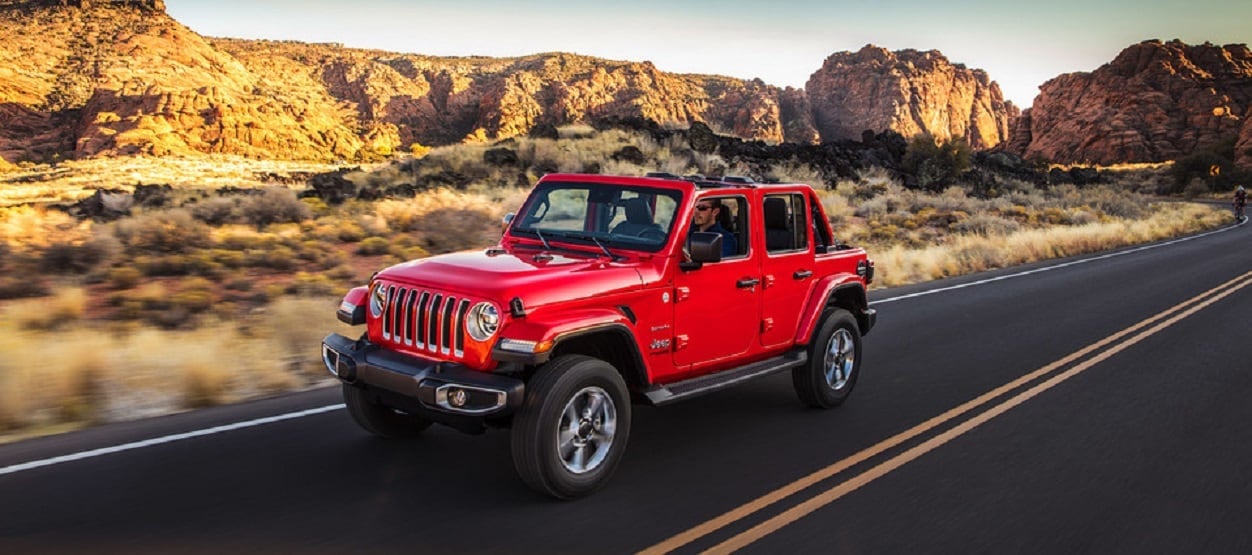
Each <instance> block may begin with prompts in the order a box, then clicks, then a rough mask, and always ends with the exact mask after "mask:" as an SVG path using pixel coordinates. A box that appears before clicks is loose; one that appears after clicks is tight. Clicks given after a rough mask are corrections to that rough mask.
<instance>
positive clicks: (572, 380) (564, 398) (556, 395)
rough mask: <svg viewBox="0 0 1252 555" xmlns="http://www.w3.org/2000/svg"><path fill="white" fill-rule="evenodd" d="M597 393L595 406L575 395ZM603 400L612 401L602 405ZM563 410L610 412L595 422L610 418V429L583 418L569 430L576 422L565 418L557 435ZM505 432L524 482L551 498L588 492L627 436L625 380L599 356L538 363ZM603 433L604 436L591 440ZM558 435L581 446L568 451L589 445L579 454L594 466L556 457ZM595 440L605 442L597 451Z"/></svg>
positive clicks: (612, 465)
mask: <svg viewBox="0 0 1252 555" xmlns="http://www.w3.org/2000/svg"><path fill="white" fill-rule="evenodd" d="M598 398H603V401H600V402H601V403H602V404H601V405H598V406H597V405H595V404H594V403H585V404H579V401H580V400H583V401H587V400H595V399H598ZM603 403H612V405H611V406H607V407H606V406H605V405H604V404H603ZM567 409H569V412H570V413H571V414H574V415H580V417H581V416H586V415H587V414H590V413H591V412H594V413H595V415H593V416H594V417H595V418H598V417H600V416H603V415H605V414H611V415H612V416H611V417H606V418H604V419H603V420H602V421H599V420H597V421H596V422H599V423H600V424H603V423H607V422H608V421H609V420H613V424H614V427H613V429H612V430H611V431H608V430H602V429H600V428H599V425H598V424H596V425H595V426H593V423H591V422H588V423H586V424H585V425H584V426H583V427H581V428H579V432H578V433H577V434H574V433H573V432H572V431H571V430H572V428H573V427H576V426H572V425H571V424H569V423H567V424H566V427H565V429H566V432H565V434H561V433H560V432H561V429H562V420H563V415H565V413H566V412H567ZM580 409H582V410H580ZM593 409H594V410H593ZM567 420H568V419H567ZM593 420H594V418H593ZM584 432H585V434H584ZM511 433H512V436H511V437H510V442H511V446H512V451H513V466H514V468H516V469H517V474H518V475H519V476H520V477H521V478H522V481H523V482H525V483H526V485H528V486H530V487H531V488H533V489H534V490H535V491H538V492H540V493H543V494H545V495H548V496H551V497H555V498H557V499H574V498H577V497H582V496H585V495H588V494H590V493H593V492H595V491H596V490H599V489H600V488H602V487H604V485H605V484H606V483H608V480H609V477H610V476H612V474H613V471H614V470H615V469H616V468H617V464H618V463H619V462H620V461H621V458H622V454H623V453H624V452H625V451H626V441H627V439H628V438H629V437H630V395H629V393H628V392H627V390H626V383H625V382H624V381H623V380H622V376H621V375H620V374H618V372H617V370H616V369H614V368H613V366H612V365H611V364H609V363H607V362H605V361H603V360H600V359H596V358H592V357H587V356H582V355H567V356H562V357H558V358H555V359H553V360H551V361H549V362H548V363H547V364H545V365H544V366H542V367H541V368H539V370H538V371H537V372H536V373H535V375H534V376H533V377H532V378H531V379H530V381H528V382H527V384H526V399H525V401H524V402H523V404H522V407H521V409H520V410H519V411H518V413H517V414H516V416H514V419H513V430H512V432H511ZM597 434H598V435H597ZM604 437H609V438H610V439H609V440H608V441H594V440H595V439H596V438H604ZM563 438H564V439H565V445H566V446H567V447H569V446H572V445H576V441H575V440H581V441H582V447H575V448H573V449H572V450H570V453H571V454H573V452H574V451H576V450H580V449H584V448H586V449H589V450H590V451H588V452H585V453H590V455H589V456H592V459H591V463H594V465H593V464H591V463H586V464H585V466H586V468H583V469H582V471H581V472H578V471H574V470H571V464H573V466H578V464H577V462H574V463H571V462H570V461H568V460H566V459H565V458H564V457H563V456H562V448H561V444H562V440H563ZM588 438H591V439H588ZM593 444H594V447H592V445H593ZM601 445H605V446H607V451H605V452H604V453H599V447H600V446H601ZM597 455H598V457H597ZM597 459H598V462H597ZM577 460H578V459H575V461H577Z"/></svg>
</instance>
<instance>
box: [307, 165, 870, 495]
mask: <svg viewBox="0 0 1252 555" xmlns="http://www.w3.org/2000/svg"><path fill="white" fill-rule="evenodd" d="M507 221H508V227H507V228H506V229H505V231H504V235H503V237H502V238H501V240H500V244H499V245H497V246H494V247H491V248H490V249H487V250H485V251H472V252H460V253H453V254H446V255H440V256H432V257H429V258H424V259H419V260H414V261H411V262H406V263H403V264H399V265H396V266H392V267H390V268H387V269H385V270H382V271H380V272H378V273H377V274H375V275H374V276H373V277H372V278H371V279H370V283H369V284H368V285H366V286H363V287H358V288H356V289H353V290H351V291H349V292H348V294H347V295H346V296H345V297H344V299H343V302H342V303H341V304H340V306H339V308H338V316H339V319H340V320H343V321H344V322H347V323H349V324H352V325H364V326H365V331H364V333H362V334H361V336H360V337H359V338H357V339H350V338H348V337H344V336H342V335H338V334H331V335H329V336H327V337H326V338H325V339H324V340H323V343H322V360H323V362H324V363H325V364H326V368H327V369H328V370H329V371H330V372H331V373H332V374H334V375H335V376H337V377H338V378H339V379H340V381H342V382H343V385H342V388H343V397H344V402H345V403H346V405H347V407H348V412H349V413H350V414H351V415H352V418H353V419H354V420H355V421H356V422H357V424H359V425H360V426H361V427H362V428H364V429H365V430H367V431H369V432H370V433H373V434H376V435H378V436H382V437H388V438H394V437H406V436H413V435H417V434H418V433H420V432H421V431H422V430H424V429H426V428H427V427H429V426H430V425H431V424H432V423H436V422H437V423H440V424H444V425H448V426H451V427H453V428H456V429H458V430H461V431H464V432H467V433H480V432H482V431H484V430H486V428H487V427H498V428H510V429H511V438H510V441H511V445H512V456H513V464H514V466H515V468H516V469H517V473H518V474H519V475H520V476H521V478H522V480H523V481H525V482H526V484H528V485H529V486H531V487H532V488H534V489H536V490H538V491H540V492H542V493H545V494H547V495H551V496H553V497H557V498H561V499H569V498H575V497H580V496H584V495H587V494H589V493H592V492H594V491H596V490H597V489H600V488H601V487H603V486H604V485H605V484H606V483H607V481H608V479H609V477H610V476H611V475H612V474H613V470H614V469H615V468H616V467H617V465H618V463H619V462H620V461H621V459H622V455H623V454H624V453H625V451H626V442H627V439H628V438H629V436H630V423H631V404H632V403H643V404H651V405H663V404H666V403H672V402H675V401H678V400H681V399H686V398H690V397H694V396H696V395H700V394H703V393H708V392H711V391H717V390H719V389H722V388H724V387H728V386H731V385H736V384H740V383H743V382H745V381H747V380H748V379H750V378H755V377H760V376H765V375H768V374H772V373H775V372H783V371H789V372H790V373H791V377H792V383H793V384H794V386H795V390H796V393H797V395H798V396H799V397H800V400H801V401H802V402H804V403H805V404H807V405H810V406H813V407H819V408H830V407H834V406H837V405H839V404H841V403H843V402H844V400H846V399H847V398H848V395H849V394H851V393H852V389H853V387H854V386H855V385H856V380H857V376H858V374H859V372H860V364H861V337H862V336H864V335H865V334H866V333H869V331H870V329H871V328H873V326H874V322H875V319H876V316H877V314H876V313H875V311H874V310H873V309H871V308H869V303H868V301H867V299H866V293H865V291H866V288H867V287H868V286H869V283H870V282H871V281H872V280H873V278H874V264H873V262H872V261H870V260H869V259H868V258H866V254H865V251H863V250H861V249H859V248H854V247H849V246H847V245H843V244H840V243H838V242H837V241H836V240H835V238H834V235H833V233H832V231H831V228H830V224H829V222H828V220H827V219H826V216H825V212H824V211H823V209H822V205H821V203H820V201H819V199H818V197H817V195H816V193H815V192H814V191H813V190H812V189H811V188H810V187H809V186H807V185H800V184H787V185H777V184H768V185H766V184H756V183H753V182H752V181H751V180H748V179H744V178H725V179H721V180H711V179H705V178H703V177H699V176H695V177H692V178H680V177H677V176H672V175H666V174H654V175H649V176H648V177H615V176H604V175H581V174H554V175H548V176H546V177H544V178H543V179H541V180H540V181H539V183H538V184H537V185H536V186H535V188H534V190H533V191H532V192H531V194H530V196H529V198H527V200H526V202H525V203H524V204H523V205H522V207H521V210H520V211H519V212H518V213H517V214H516V216H512V217H510V218H508V219H507Z"/></svg>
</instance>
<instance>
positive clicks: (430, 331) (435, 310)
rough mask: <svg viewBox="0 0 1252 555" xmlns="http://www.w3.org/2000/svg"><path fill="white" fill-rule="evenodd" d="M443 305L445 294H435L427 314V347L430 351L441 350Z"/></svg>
mask: <svg viewBox="0 0 1252 555" xmlns="http://www.w3.org/2000/svg"><path fill="white" fill-rule="evenodd" d="M442 307H443V295H440V294H435V297H434V298H433V299H431V301H430V312H429V313H428V314H427V315H426V330H425V331H426V349H427V350H429V351H430V352H432V353H434V352H438V351H439V309H440V308H442Z"/></svg>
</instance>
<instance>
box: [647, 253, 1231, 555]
mask: <svg viewBox="0 0 1252 555" xmlns="http://www.w3.org/2000/svg"><path fill="white" fill-rule="evenodd" d="M1248 276H1252V272H1248V273H1245V274H1243V275H1242V276H1239V277H1237V278H1235V279H1232V280H1230V281H1227V282H1226V283H1223V284H1221V285H1218V286H1217V287H1214V288H1212V289H1209V290H1208V291H1205V292H1203V293H1201V294H1199V295H1197V296H1195V297H1192V298H1191V299H1188V300H1187V301H1184V302H1182V303H1179V304H1178V305H1175V306H1174V307H1171V308H1169V309H1167V310H1165V311H1162V312H1160V313H1158V314H1156V315H1154V316H1152V317H1149V318H1147V319H1145V320H1143V321H1141V322H1139V323H1137V324H1134V325H1132V326H1130V327H1128V328H1126V329H1123V330H1121V331H1119V332H1117V333H1114V334H1113V335H1110V336H1108V337H1106V338H1104V339H1102V340H1100V341H1097V342H1095V343H1092V344H1091V345H1088V346H1087V347H1084V348H1082V349H1080V350H1078V351H1075V352H1074V353H1072V354H1070V355H1067V356H1065V357H1064V358H1061V359H1060V360H1057V361H1056V362H1053V363H1051V364H1049V365H1047V366H1044V367H1043V368H1040V369H1038V370H1035V371H1034V372H1031V373H1029V374H1026V375H1024V376H1022V377H1020V378H1017V379H1016V380H1013V381H1011V382H1009V383H1007V384H1004V385H1002V386H1000V387H997V388H996V389H993V390H991V391H989V392H987V393H984V394H982V395H980V396H978V397H977V398H974V399H972V400H970V401H967V402H965V403H963V404H961V405H959V406H957V407H955V408H952V409H950V410H948V411H946V412H944V413H943V414H940V415H938V416H935V417H934V418H931V419H929V420H927V421H925V422H923V423H921V424H918V425H917V426H914V427H912V428H910V429H908V430H905V431H903V432H900V433H899V434H896V435H894V436H892V437H890V438H888V439H885V440H883V441H881V442H879V443H877V444H875V445H873V446H871V447H868V448H866V449H864V450H862V451H860V452H859V453H856V454H855V455H852V456H850V457H848V458H845V459H843V460H840V461H838V462H836V463H834V464H831V465H829V466H827V467H825V468H822V469H820V470H817V471H816V472H813V473H812V474H809V475H808V476H804V477H802V478H800V479H798V480H796V481H794V482H791V483H790V484H787V485H785V486H783V487H781V488H779V489H777V490H774V491H772V492H769V493H767V494H765V495H763V496H761V497H759V498H757V499H754V500H752V501H749V502H748V503H745V504H743V505H740V506H739V507H737V508H735V509H732V510H730V511H728V512H726V513H724V514H722V515H721V516H718V517H716V518H713V519H711V520H709V521H707V522H704V523H702V524H699V525H697V526H695V527H693V528H691V529H688V530H686V531H684V532H681V533H679V534H677V535H675V536H673V537H671V538H669V539H666V540H665V541H662V542H661V543H658V544H656V545H654V546H652V547H649V548H647V549H644V550H643V551H640V552H639V553H640V554H641V555H659V554H662V553H669V552H671V551H674V550H676V549H678V548H681V547H683V546H685V545H687V544H690V543H691V542H694V541H696V540H699V539H700V538H703V537H705V536H707V535H709V534H712V533H713V532H716V531H717V530H720V529H722V528H724V527H726V526H728V525H730V524H732V523H735V522H738V521H740V520H742V519H744V518H746V517H748V516H751V515H752V514H754V513H756V512H758V511H760V510H762V509H764V508H766V507H769V506H770V505H773V504H774V503H777V502H779V501H782V500H783V499H786V498H787V497H790V496H792V495H794V494H796V493H798V492H800V491H803V490H805V489H807V488H809V487H811V486H813V485H814V484H817V483H819V482H822V481H824V480H826V479H828V478H830V477H831V476H834V475H836V474H839V473H840V472H843V471H844V470H847V469H848V468H851V467H853V466H855V465H857V464H860V463H862V462H864V461H866V460H869V459H871V458H873V457H876V456H878V455H880V454H882V453H883V452H885V451H887V450H889V449H891V448H893V447H896V446H898V445H900V444H902V443H905V442H907V441H909V440H911V439H913V438H915V437H917V436H919V435H921V434H924V433H926V432H928V431H930V430H932V429H934V428H936V427H939V426H942V425H943V424H945V423H947V422H949V421H951V420H953V419H955V418H957V417H959V416H961V415H962V414H964V413H966V412H969V411H970V410H973V409H974V408H976V407H978V406H981V405H983V404H985V403H987V402H988V401H990V400H992V399H994V398H996V397H999V396H1001V395H1003V394H1005V393H1007V392H1009V391H1012V390H1014V389H1017V388H1019V387H1021V386H1022V385H1024V384H1026V383H1029V382H1031V381H1034V380H1035V379H1038V378H1039V377H1041V376H1043V375H1046V374H1048V373H1050V372H1053V371H1055V370H1056V369H1058V368H1061V367H1063V366H1065V365H1067V364H1070V363H1072V362H1074V361H1075V360H1078V359H1080V358H1082V357H1085V356H1087V355H1089V354H1091V353H1092V352H1094V351H1096V350H1098V349H1101V348H1103V347H1105V346H1107V345H1109V344H1110V343H1113V342H1116V341H1118V340H1120V339H1121V338H1123V337H1125V336H1127V335H1130V334H1132V333H1134V332H1136V331H1138V330H1140V329H1142V328H1144V327H1147V326H1149V325H1151V324H1152V323H1153V322H1156V321H1158V320H1160V319H1162V318H1164V317H1166V316H1167V315H1169V314H1170V313H1172V312H1174V311H1177V310H1179V309H1182V308H1183V307H1186V306H1187V305H1190V304H1192V303H1195V302H1197V301H1198V300H1200V299H1203V298H1204V297H1206V296H1208V295H1211V294H1213V293H1215V292H1217V291H1220V290H1221V289H1223V288H1226V287H1229V286H1230V285H1232V284H1234V283H1236V282H1238V281H1239V280H1242V279H1245V278H1247V277H1248ZM1246 285H1247V284H1246V283H1244V284H1242V285H1240V288H1242V287H1243V286H1246ZM1232 291H1233V290H1232ZM1204 306H1208V305H1207V304H1205V305H1204ZM1188 314H1190V313H1188Z"/></svg>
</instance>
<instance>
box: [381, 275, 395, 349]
mask: <svg viewBox="0 0 1252 555" xmlns="http://www.w3.org/2000/svg"><path fill="white" fill-rule="evenodd" d="M395 299H396V288H395V286H394V285H393V286H391V287H388V288H387V308H386V310H385V311H383V339H391V338H392V330H393V329H395V328H393V327H392V326H393V324H394V322H393V320H394V319H395V316H396V302H395Z"/></svg>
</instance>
